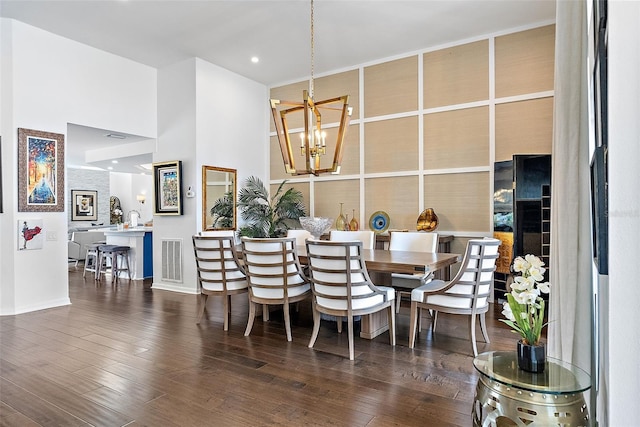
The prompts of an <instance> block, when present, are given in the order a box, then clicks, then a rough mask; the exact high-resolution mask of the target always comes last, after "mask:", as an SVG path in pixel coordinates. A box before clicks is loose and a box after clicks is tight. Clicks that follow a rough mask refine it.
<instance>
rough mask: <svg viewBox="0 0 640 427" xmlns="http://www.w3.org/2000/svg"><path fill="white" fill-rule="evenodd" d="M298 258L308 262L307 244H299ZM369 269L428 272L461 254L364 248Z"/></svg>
mask: <svg viewBox="0 0 640 427" xmlns="http://www.w3.org/2000/svg"><path fill="white" fill-rule="evenodd" d="M297 251H298V258H299V259H300V263H301V264H307V263H308V261H307V248H306V246H298V247H297ZM362 258H363V259H364V261H365V263H366V265H367V270H371V271H378V272H384V273H404V274H414V273H426V272H428V271H436V270H439V269H441V268H445V267H449V266H450V265H453V264H455V263H456V262H458V261H460V255H459V254H450V253H445V252H412V251H396V250H393V251H390V250H387V249H363V250H362Z"/></svg>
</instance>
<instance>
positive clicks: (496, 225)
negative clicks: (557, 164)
mask: <svg viewBox="0 0 640 427" xmlns="http://www.w3.org/2000/svg"><path fill="white" fill-rule="evenodd" d="M493 187H494V193H493V230H494V237H496V238H497V239H500V240H501V241H502V245H501V246H500V258H499V259H498V262H497V264H496V274H495V286H494V289H495V296H496V297H497V298H503V297H504V292H505V291H506V284H507V281H508V279H509V268H510V266H511V263H512V262H513V258H515V257H517V256H524V255H526V254H533V255H536V256H538V257H540V259H542V261H544V263H545V264H546V265H547V267H548V266H549V251H550V247H551V155H549V154H540V155H538V154H533V155H532V154H516V155H514V156H513V159H512V160H508V161H503V162H496V163H495V164H494V186H493Z"/></svg>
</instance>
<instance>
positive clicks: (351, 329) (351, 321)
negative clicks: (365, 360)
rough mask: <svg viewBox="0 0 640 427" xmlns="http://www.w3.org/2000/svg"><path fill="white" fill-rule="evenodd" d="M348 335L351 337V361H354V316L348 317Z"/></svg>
mask: <svg viewBox="0 0 640 427" xmlns="http://www.w3.org/2000/svg"><path fill="white" fill-rule="evenodd" d="M347 334H348V335H349V360H353V359H354V357H353V355H354V351H353V316H347Z"/></svg>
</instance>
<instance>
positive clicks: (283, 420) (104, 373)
mask: <svg viewBox="0 0 640 427" xmlns="http://www.w3.org/2000/svg"><path fill="white" fill-rule="evenodd" d="M81 267H82V266H81V265H80V266H79V267H78V269H77V270H76V269H74V268H73V267H70V269H69V271H70V273H69V293H70V297H71V301H72V305H70V306H66V307H60V308H54V309H49V310H42V311H37V312H33V313H27V314H22V315H18V316H5V317H0V326H1V327H0V426H37V425H42V426H76V425H95V426H124V425H131V426H137V425H148V426H245V425H246V426H249V425H251V426H257V425H292V426H294V425H295V426H299V425H337V426H392V425H396V426H399V425H408V426H411V425H416V426H417V425H420V426H470V425H471V406H472V401H473V396H474V390H475V385H476V381H477V378H478V375H477V373H476V372H475V371H474V368H473V366H472V360H473V357H472V356H471V346H470V343H469V341H468V339H467V334H468V317H466V316H453V315H446V314H442V315H441V316H440V318H439V320H438V331H437V333H436V334H432V333H431V331H430V329H429V326H430V319H428V318H424V319H423V331H422V333H421V334H420V336H419V337H418V339H417V342H416V348H415V349H413V350H411V349H409V347H408V344H407V340H408V331H409V326H408V323H409V310H408V303H407V304H405V305H403V307H402V309H401V312H400V314H399V315H398V316H397V324H398V326H397V331H396V333H397V337H396V338H397V345H396V347H395V348H394V347H391V346H390V345H389V336H388V333H384V334H382V335H381V336H379V337H377V338H376V339H374V340H371V341H369V340H365V339H360V338H356V342H355V351H356V360H355V361H353V362H351V361H349V358H348V345H347V335H346V324H345V332H344V333H343V334H340V335H339V334H338V333H337V332H336V329H335V323H330V322H323V325H322V327H321V330H320V335H319V337H318V341H317V343H316V346H315V348H314V349H309V348H307V344H308V341H309V338H310V335H311V327H312V318H311V312H310V311H311V304H310V303H303V304H301V305H300V310H299V312H298V313H294V314H293V319H292V331H293V341H292V342H290V343H289V342H287V341H286V336H285V331H284V326H283V323H282V315H281V312H277V311H276V312H272V313H271V319H270V321H269V322H267V323H263V322H262V319H261V318H258V319H256V322H255V324H254V327H253V331H252V334H251V336H249V337H244V336H243V334H244V329H245V326H246V321H247V313H248V307H247V303H246V295H239V296H235V297H233V300H232V301H233V305H232V311H233V314H232V318H231V324H230V328H229V331H228V332H224V331H223V330H222V317H221V315H220V312H221V301H220V299H219V298H210V299H209V304H208V307H207V309H208V312H207V313H205V317H207V318H206V319H203V321H202V323H201V324H200V325H196V324H195V316H196V305H197V302H196V298H197V297H196V296H195V295H184V294H179V293H173V292H167V291H160V290H152V289H151V288H150V285H149V284H144V285H142V284H137V285H136V284H131V285H129V284H128V282H127V280H123V281H122V282H121V283H120V284H118V285H117V286H111V285H110V284H98V285H96V284H94V282H93V280H87V281H84V280H83V278H82V270H81ZM500 311H501V307H500V306H499V305H496V306H495V307H493V310H491V311H490V312H489V315H488V317H487V324H488V328H489V336H490V337H491V340H492V342H491V344H484V343H483V342H481V341H480V342H479V343H478V349H479V351H481V352H482V351H488V350H512V349H514V348H515V342H516V336H515V335H514V334H512V333H511V332H510V330H509V329H508V327H507V326H506V325H504V324H503V323H502V322H499V321H498V320H497V319H499V318H501V314H500ZM478 335H479V336H480V337H481V336H482V335H481V334H480V332H479V330H478Z"/></svg>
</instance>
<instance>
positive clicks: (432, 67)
mask: <svg viewBox="0 0 640 427" xmlns="http://www.w3.org/2000/svg"><path fill="white" fill-rule="evenodd" d="M423 61H424V101H423V103H424V108H434V107H441V106H444V105H454V104H462V103H465V102H473V101H481V100H486V99H489V41H488V40H481V41H477V42H474V43H469V44H465V45H462V46H455V47H451V48H448V49H442V50H438V51H435V52H429V53H425V54H424V56H423Z"/></svg>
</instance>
